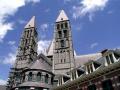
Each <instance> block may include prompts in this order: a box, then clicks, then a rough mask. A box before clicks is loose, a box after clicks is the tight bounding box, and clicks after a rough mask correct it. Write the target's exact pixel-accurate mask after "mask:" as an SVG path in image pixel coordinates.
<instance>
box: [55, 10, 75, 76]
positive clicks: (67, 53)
mask: <svg viewBox="0 0 120 90" xmlns="http://www.w3.org/2000/svg"><path fill="white" fill-rule="evenodd" d="M72 68H74V50H73V45H72V34H71V26H70V21H69V19H68V17H67V15H66V13H65V12H64V10H61V11H60V14H59V16H58V18H57V19H56V22H55V31H54V54H53V72H54V73H55V74H61V73H63V74H65V73H66V72H68V71H70V70H71V69H72Z"/></svg>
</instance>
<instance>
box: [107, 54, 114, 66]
mask: <svg viewBox="0 0 120 90" xmlns="http://www.w3.org/2000/svg"><path fill="white" fill-rule="evenodd" d="M105 58H106V65H109V64H112V63H114V62H115V57H114V55H113V53H111V54H108V55H107V56H106V57H105Z"/></svg>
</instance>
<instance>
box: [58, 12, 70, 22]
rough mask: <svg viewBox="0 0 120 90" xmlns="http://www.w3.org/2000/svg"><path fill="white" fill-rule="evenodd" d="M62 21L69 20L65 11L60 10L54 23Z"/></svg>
mask: <svg viewBox="0 0 120 90" xmlns="http://www.w3.org/2000/svg"><path fill="white" fill-rule="evenodd" d="M64 20H69V19H68V17H67V15H66V13H65V11H64V10H61V11H60V14H59V16H58V18H57V19H56V22H60V21H64Z"/></svg>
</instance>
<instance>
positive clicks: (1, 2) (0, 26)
mask: <svg viewBox="0 0 120 90" xmlns="http://www.w3.org/2000/svg"><path fill="white" fill-rule="evenodd" d="M38 1H40V0H10V1H9V0H0V41H2V40H3V39H4V37H5V35H6V34H7V32H8V31H9V30H13V26H14V25H13V22H7V18H8V17H10V16H11V15H14V14H15V13H16V12H17V11H18V9H19V8H20V7H23V6H25V5H26V4H27V3H30V2H32V3H38Z"/></svg>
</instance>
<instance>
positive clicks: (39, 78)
mask: <svg viewBox="0 0 120 90" xmlns="http://www.w3.org/2000/svg"><path fill="white" fill-rule="evenodd" d="M37 81H41V73H40V72H38V74H37Z"/></svg>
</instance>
